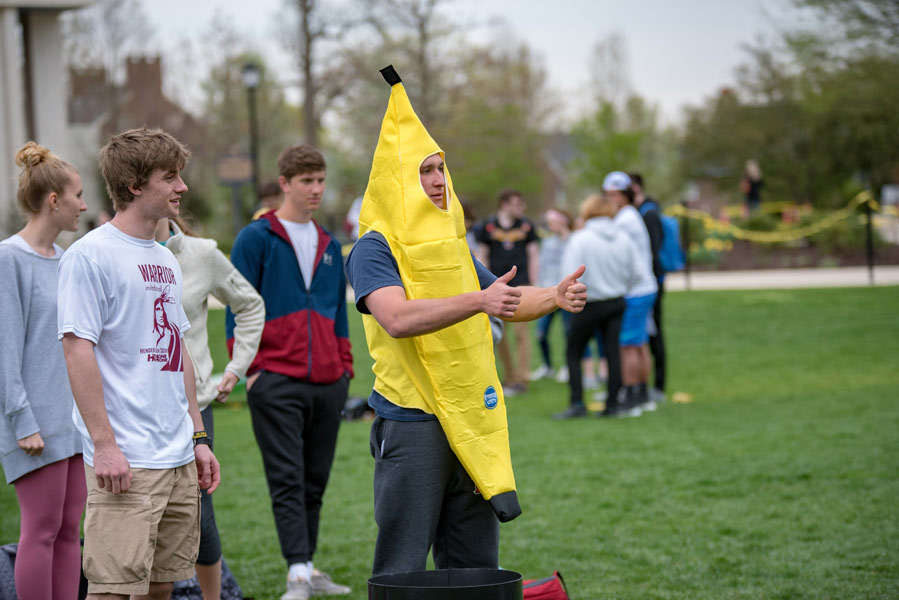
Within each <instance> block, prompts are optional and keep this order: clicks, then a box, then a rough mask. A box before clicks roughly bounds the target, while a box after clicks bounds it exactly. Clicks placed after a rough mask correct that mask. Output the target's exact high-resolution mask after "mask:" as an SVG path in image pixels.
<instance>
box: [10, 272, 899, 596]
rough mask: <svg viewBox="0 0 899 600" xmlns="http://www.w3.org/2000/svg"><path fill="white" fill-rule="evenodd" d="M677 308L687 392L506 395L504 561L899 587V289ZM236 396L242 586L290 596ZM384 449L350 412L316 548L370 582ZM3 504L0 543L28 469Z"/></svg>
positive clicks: (698, 299)
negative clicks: (374, 449) (644, 400)
mask: <svg viewBox="0 0 899 600" xmlns="http://www.w3.org/2000/svg"><path fill="white" fill-rule="evenodd" d="M222 320H223V317H222V313H220V312H219V313H213V315H212V317H211V326H213V332H214V333H213V336H212V338H213V339H217V340H220V339H221V338H222V337H223V336H222V331H221V330H222V328H223V327H222V323H221V321H222ZM666 325H667V332H666V333H667V336H668V348H669V356H670V385H669V395H670V392H673V391H683V392H687V393H689V394H690V395H691V396H692V399H693V401H692V402H691V403H689V404H673V403H670V402H669V403H667V404H665V405H663V406H662V407H661V408H660V410H659V411H658V412H656V413H653V414H648V415H644V416H643V417H641V418H639V419H625V420H618V421H612V422H605V421H600V420H598V419H589V420H578V421H573V422H556V421H552V420H550V418H549V416H550V414H552V413H553V412H556V411H559V410H561V409H562V408H564V407H565V406H566V403H567V387H566V386H562V385H559V384H556V383H554V382H550V381H544V382H539V383H537V384H534V385H533V386H532V388H531V390H530V392H529V393H528V394H527V395H525V396H521V397H516V398H513V399H510V400H509V402H508V409H509V421H510V423H509V425H510V433H511V438H512V457H513V462H514V465H515V470H516V478H517V482H518V489H519V496H520V500H521V504H522V507H523V509H524V514H523V515H522V516H521V517H519V518H518V519H517V520H515V521H513V522H511V523H509V524H506V525H503V526H502V529H501V531H502V533H501V551H500V562H501V564H502V566H503V567H505V568H508V569H514V570H516V571H519V572H521V573H523V574H524V575H525V577H541V576H545V575H548V574H550V573H551V572H552V571H553V570H554V569H559V570H560V571H561V572H562V574H563V575H564V577H565V580H566V582H567V583H568V587H569V592H570V594H571V596H572V598H575V599H576V600H586V599H593V598H641V599H642V598H659V599H661V598H672V599H674V598H678V599H680V598H683V599H695V598H710V599H711V598H715V599H717V598H747V599H749V598H752V599H755V598H791V599H792V598H841V599H842V598H896V597H899V369H897V364H899V362H897V358H899V288H876V289H829V290H797V291H757V292H692V293H674V294H669V295H668V297H667V304H666ZM351 327H352V338H353V347H354V349H355V356H356V372H357V378H356V380H355V381H354V382H353V384H352V387H351V390H350V391H351V393H352V394H356V395H367V393H368V391H369V390H370V386H371V383H372V376H371V372H370V370H369V365H370V361H369V359H368V355H367V352H366V351H365V343H364V340H363V338H362V331H361V322H360V319H359V316H358V314H356V313H355V312H351ZM555 327H558V325H556V326H555ZM554 351H555V352H556V353H557V354H558V355H559V356H561V353H562V348H561V343H559V340H558V339H557V343H556V344H555V346H554ZM535 359H536V351H535ZM223 360H224V357H223V355H222V352H221V351H220V352H219V353H218V354H217V361H218V365H219V367H220V366H221V365H222V364H223ZM235 400H236V401H234V402H231V403H229V404H228V405H225V406H222V407H219V408H218V409H217V410H216V454H217V455H218V457H219V460H220V461H221V462H222V464H223V475H224V483H223V484H222V487H221V488H220V490H219V491H217V492H216V493H215V502H216V517H217V519H218V523H219V528H220V530H221V534H222V540H223V544H224V548H225V557H226V560H227V561H228V563H229V564H230V565H231V567H232V569H233V570H234V571H235V573H236V575H237V578H238V581H239V582H240V583H241V585H242V587H243V589H244V593H245V594H246V595H247V596H253V597H255V598H256V599H257V600H265V599H277V598H278V597H279V596H280V594H281V593H282V592H283V585H284V574H285V565H284V563H283V561H282V559H281V556H280V552H279V550H278V543H277V539H276V535H275V531H274V525H273V521H272V516H271V511H270V507H269V500H268V495H267V491H266V487H265V480H264V477H263V473H262V466H261V461H260V458H259V453H258V451H257V449H256V445H255V441H254V440H253V434H252V431H251V428H250V423H249V413H248V411H247V409H246V407H245V405H244V404H243V401H242V400H243V398H242V395H238V397H237V398H235ZM372 467H373V461H372V459H371V456H370V455H369V451H368V424H367V423H363V422H354V423H347V424H345V425H344V426H343V428H342V429H341V433H340V440H339V445H338V452H337V458H336V461H335V464H334V469H333V471H332V476H331V483H330V485H329V488H328V492H327V494H326V496H325V507H324V511H323V516H322V526H321V534H320V539H319V548H318V552H317V555H316V565H317V566H320V567H322V568H324V569H327V570H328V571H330V572H331V573H332V575H333V576H334V579H335V580H336V581H339V582H343V583H348V584H349V585H351V586H352V587H353V589H354V592H353V594H352V596H350V597H351V598H354V599H361V598H365V597H366V585H365V583H366V579H367V577H368V574H369V570H370V564H371V555H372V551H373V548H374V539H375V533H376V530H375V525H374V522H373V518H372V498H371V496H372V492H371V478H372ZM414 501H415V499H414V498H410V499H409V502H414ZM0 511H2V513H0V514H2V515H3V518H2V525H0V543H8V542H12V541H15V540H16V538H17V535H18V517H17V506H16V501H15V495H14V492H13V488H12V487H11V486H5V487H4V488H2V489H0Z"/></svg>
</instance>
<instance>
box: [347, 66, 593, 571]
mask: <svg viewBox="0 0 899 600" xmlns="http://www.w3.org/2000/svg"><path fill="white" fill-rule="evenodd" d="M381 73H382V75H384V78H385V79H386V80H387V82H388V83H389V84H390V85H391V88H392V89H391V94H390V100H389V102H388V106H387V114H386V115H385V116H384V121H383V123H382V125H381V135H380V139H379V140H378V146H377V148H376V149H375V155H374V159H373V161H372V169H371V175H370V177H369V182H368V188H367V190H366V192H365V196H364V200H363V202H362V212H361V215H360V219H359V220H360V234H361V237H360V239H359V241H358V242H357V243H356V245H355V247H354V248H353V251H352V252H351V253H350V256H349V257H348V259H347V276H348V278H349V281H350V283H351V285H352V286H353V288H354V290H355V293H356V306H357V307H358V309H359V312H361V313H362V315H363V323H364V326H365V335H366V339H367V342H368V349H369V352H370V353H371V355H372V358H373V359H374V366H373V367H372V368H373V370H374V373H375V385H374V390H373V391H372V393H371V396H370V397H369V404H370V405H371V406H372V408H374V410H375V412H376V413H377V417H376V418H375V420H374V422H373V423H372V430H371V452H372V455H373V456H374V458H375V477H374V501H375V521H376V522H377V524H378V540H377V544H376V547H375V558H374V565H373V569H372V571H373V574H374V575H383V574H388V573H397V572H402V571H417V570H423V569H424V568H425V567H426V564H427V555H428V551H429V549H431V548H432V547H433V556H434V563H435V565H436V566H437V568H438V569H447V568H465V567H482V568H496V567H497V564H498V554H499V522H500V521H503V522H504V521H509V520H511V519H514V518H515V517H517V516H518V515H519V514H521V508H520V506H519V504H518V498H517V495H516V492H515V479H514V476H513V474H512V461H511V457H510V453H509V436H508V428H507V423H506V409H505V404H504V401H503V390H502V387H501V385H500V383H499V379H498V377H497V374H496V365H495V363H494V358H493V346H492V337H491V333H490V325H489V323H488V315H491V316H497V317H500V318H502V319H504V320H507V321H526V320H532V319H536V318H539V317H541V316H543V315H544V314H547V313H549V312H551V311H553V310H555V309H556V308H563V309H565V310H568V311H571V312H579V311H581V310H582V309H583V307H584V303H585V302H586V287H585V286H584V285H583V284H582V283H580V282H579V281H577V278H578V277H580V276H581V275H582V274H583V272H584V267H580V268H579V269H578V270H577V271H576V272H574V273H572V274H570V275H568V276H567V277H565V278H564V279H563V280H562V281H561V282H560V283H559V284H558V285H557V286H556V287H549V288H533V287H516V288H513V287H510V286H509V285H507V284H508V282H509V280H511V279H512V277H513V276H514V275H515V269H514V268H513V269H512V270H511V271H509V272H508V273H506V274H505V275H503V276H501V277H499V278H497V277H495V276H494V275H492V274H491V273H490V272H489V271H488V270H487V269H486V268H485V267H484V266H483V265H482V264H481V263H479V262H477V261H476V260H474V259H473V257H472V255H471V252H470V251H469V249H468V245H467V243H466V241H465V226H464V223H463V218H462V207H461V205H460V204H459V200H458V198H457V197H456V195H455V194H454V193H453V186H452V180H451V179H450V176H449V172H448V171H447V170H446V167H445V165H444V156H443V152H442V151H441V150H440V148H439V146H437V144H436V143H435V142H434V140H433V139H432V138H431V136H430V135H429V134H428V132H427V130H426V129H425V128H424V126H423V125H422V124H421V122H420V121H419V119H418V117H417V116H416V115H415V112H414V111H413V110H412V105H411V104H410V102H409V98H408V97H407V96H406V92H405V89H404V88H403V85H402V83H401V81H400V78H399V76H398V75H397V74H396V71H394V70H393V68H392V67H387V68H385V69H383V70H382V71H381Z"/></svg>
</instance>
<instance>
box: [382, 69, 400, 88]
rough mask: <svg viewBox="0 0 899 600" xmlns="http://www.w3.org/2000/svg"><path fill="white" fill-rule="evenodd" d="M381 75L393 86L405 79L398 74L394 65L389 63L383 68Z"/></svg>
mask: <svg viewBox="0 0 899 600" xmlns="http://www.w3.org/2000/svg"><path fill="white" fill-rule="evenodd" d="M381 75H382V76H383V77H384V81H386V82H387V83H388V84H389V85H390V86H391V87H392V86H394V85H396V84H398V83H401V82H402V81H403V80H402V79H400V76H399V75H398V74H397V72H396V69H394V68H393V65H387V66H386V67H384V68H383V69H381Z"/></svg>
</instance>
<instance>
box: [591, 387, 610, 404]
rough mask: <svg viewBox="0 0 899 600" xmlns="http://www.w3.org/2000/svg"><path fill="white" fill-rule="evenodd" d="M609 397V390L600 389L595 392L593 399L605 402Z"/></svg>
mask: <svg viewBox="0 0 899 600" xmlns="http://www.w3.org/2000/svg"><path fill="white" fill-rule="evenodd" d="M608 399H609V390H599V391H598V392H593V401H594V402H605V401H607V400H608Z"/></svg>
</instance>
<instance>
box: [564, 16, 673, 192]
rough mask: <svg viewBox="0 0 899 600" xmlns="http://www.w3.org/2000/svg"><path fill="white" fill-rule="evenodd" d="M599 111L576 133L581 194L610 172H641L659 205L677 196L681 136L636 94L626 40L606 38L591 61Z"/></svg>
mask: <svg viewBox="0 0 899 600" xmlns="http://www.w3.org/2000/svg"><path fill="white" fill-rule="evenodd" d="M590 78H591V87H592V92H593V97H594V102H595V108H594V109H593V110H592V112H591V113H590V114H589V115H588V116H586V117H585V118H583V119H581V120H579V121H577V122H576V123H575V124H574V126H573V127H572V130H571V135H572V140H573V142H574V146H575V149H576V151H577V154H576V156H575V158H574V161H573V163H572V165H571V169H572V171H573V173H574V178H575V181H576V183H577V184H578V186H579V188H580V190H579V191H581V192H582V193H586V192H591V191H597V190H599V189H600V188H601V186H602V180H603V178H604V177H605V175H606V174H607V173H609V172H610V171H615V170H622V171H628V172H633V171H638V172H640V173H641V174H642V175H643V176H644V178H645V180H646V182H647V187H648V191H650V192H651V193H652V194H653V195H654V196H655V197H656V198H657V199H658V200H663V199H664V198H666V197H671V196H673V195H676V193H677V191H678V189H679V188H680V184H681V181H680V177H679V174H678V172H677V169H676V168H675V167H676V165H677V162H676V154H675V153H676V149H677V137H676V134H675V132H674V131H673V130H667V129H665V128H663V127H662V126H661V125H660V124H659V117H658V109H657V108H656V107H655V106H653V105H651V104H649V103H647V102H646V100H645V99H644V98H642V97H641V96H639V95H637V94H635V93H634V92H633V91H632V88H631V84H630V74H629V67H628V59H627V40H626V39H625V37H624V36H623V35H622V34H621V33H620V32H613V33H611V34H608V35H606V36H603V37H601V38H600V39H599V40H598V41H597V42H596V44H594V46H593V55H592V59H591V62H590Z"/></svg>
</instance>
